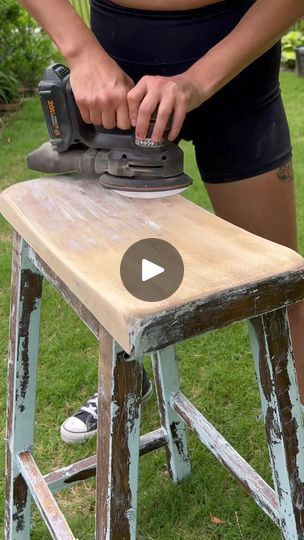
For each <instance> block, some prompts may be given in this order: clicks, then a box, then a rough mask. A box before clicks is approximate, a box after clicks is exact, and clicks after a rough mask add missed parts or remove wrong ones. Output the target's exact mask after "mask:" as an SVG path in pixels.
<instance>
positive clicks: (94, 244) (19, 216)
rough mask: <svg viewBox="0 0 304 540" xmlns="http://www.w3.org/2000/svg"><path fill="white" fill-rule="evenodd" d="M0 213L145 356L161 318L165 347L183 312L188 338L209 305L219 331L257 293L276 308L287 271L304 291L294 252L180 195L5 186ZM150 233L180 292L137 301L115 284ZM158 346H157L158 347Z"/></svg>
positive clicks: (83, 184)
mask: <svg viewBox="0 0 304 540" xmlns="http://www.w3.org/2000/svg"><path fill="white" fill-rule="evenodd" d="M0 211H1V213H2V214H3V215H4V217H5V218H6V219H7V220H8V221H9V223H10V224H11V225H12V226H13V227H14V229H15V230H16V231H17V232H18V233H19V234H22V237H23V238H24V239H25V241H26V242H27V243H28V244H30V246H31V247H32V248H33V249H34V250H35V252H36V253H37V254H38V255H39V256H40V257H41V258H42V259H43V261H45V263H46V264H47V265H48V266H49V267H50V268H51V269H52V270H53V271H54V273H55V274H56V275H57V276H58V277H59V278H60V279H61V280H62V281H63V282H64V283H65V284H66V285H67V286H68V287H69V289H70V290H71V291H72V293H74V294H75V295H76V296H77V298H78V299H79V300H80V301H81V302H82V303H83V304H84V306H86V307H87V308H88V310H89V311H90V312H91V313H92V314H93V316H94V317H96V319H97V321H98V322H99V323H100V324H102V326H103V327H105V328H106V329H107V331H108V332H109V333H110V334H111V335H112V336H113V337H114V338H115V340H116V341H117V342H118V343H119V344H120V345H121V346H122V347H123V349H124V350H125V351H126V352H130V351H131V350H134V347H136V346H137V342H139V338H140V342H141V349H142V350H144V351H148V350H152V349H153V347H152V346H151V340H152V341H153V328H154V326H155V324H154V323H155V321H156V319H159V317H162V318H165V317H167V319H168V324H167V337H165V336H164V338H163V343H162V344H163V345H167V344H170V342H176V341H178V340H182V339H184V338H185V337H188V336H187V330H186V327H188V328H189V324H190V323H189V319H188V322H187V317H185V310H187V311H188V313H189V316H191V313H193V311H195V312H196V317H195V324H196V325H197V332H196V330H195V329H193V328H191V330H190V331H189V332H188V333H189V336H190V335H191V336H193V335H195V334H196V333H200V332H201V331H202V330H203V329H208V328H209V329H211V328H212V327H213V322H214V321H213V317H214V313H215V312H214V313H213V308H212V306H215V304H216V305H217V310H216V312H217V314H216V318H217V323H216V326H217V327H218V326H220V324H219V317H220V312H223V311H225V305H226V306H227V310H230V311H231V322H233V321H234V320H238V305H239V304H238V302H240V301H241V302H242V306H243V311H242V318H244V302H245V303H246V298H247V301H248V315H250V314H251V315H256V314H258V313H259V309H258V305H259V299H260V298H261V295H262V296H263V309H264V311H265V295H268V297H269V307H270V308H273V309H274V308H275V307H278V305H283V304H284V303H285V296H284V294H285V292H286V289H285V292H284V291H283V292H282V295H283V296H282V295H280V292H279V289H280V282H281V281H280V280H283V281H284V279H285V278H286V276H287V275H288V279H289V280H290V279H291V277H290V274H293V276H294V277H293V278H292V280H293V282H294V280H296V281H298V283H299V287H302V288H304V280H303V262H304V261H303V258H302V257H301V256H300V255H298V254H297V253H296V252H294V251H292V250H290V249H287V248H285V247H282V246H280V245H278V244H275V243H273V242H270V241H267V240H265V239H262V238H260V237H258V236H255V235H253V234H250V233H248V232H246V231H244V230H242V229H240V228H238V227H236V226H234V225H232V224H230V223H228V222H226V221H224V220H222V219H220V218H218V217H216V216H215V215H213V214H211V213H210V212H208V211H206V210H204V209H202V208H200V207H199V206H197V205H195V204H193V203H191V202H190V201H188V200H186V199H185V198H183V197H181V196H177V195H176V196H172V197H168V198H162V199H152V200H144V199H131V198H125V197H122V196H120V195H118V194H115V193H113V192H110V191H108V190H105V189H104V188H102V186H101V184H100V182H99V181H98V180H95V179H94V180H93V179H87V178H85V177H83V176H77V175H66V176H55V177H46V178H39V179H35V180H30V181H26V182H22V183H18V184H15V185H13V186H11V187H9V188H8V189H6V190H5V191H3V192H2V193H1V195H0ZM151 237H153V238H155V237H156V238H159V239H163V240H166V241H167V242H170V243H171V244H172V245H173V246H174V247H175V248H176V249H177V250H178V251H179V253H180V255H181V257H182V259H183V262H184V279H183V282H182V284H181V286H180V287H179V289H178V290H177V291H176V292H175V293H174V294H173V295H172V296H170V297H169V298H167V299H166V300H163V301H160V302H144V301H142V300H139V299H137V298H135V297H134V296H132V295H131V294H130V293H129V292H128V291H127V290H126V289H125V287H124V285H123V283H122V281H121V278H120V263H121V259H122V257H123V255H124V253H125V251H126V250H127V249H128V248H129V247H130V246H131V245H132V244H134V243H135V242H137V241H139V240H142V239H145V238H151ZM278 269H280V274H279V276H278ZM274 276H275V279H272V278H274ZM248 279H250V282H248ZM292 280H291V281H292ZM246 288H247V289H248V294H247V295H246V294H245V296H244V290H245V289H246ZM239 291H242V300H240V297H239V294H238V292H239ZM274 293H276V294H274ZM244 298H245V300H244ZM289 300H290V301H291V300H292V299H289ZM225 302H226V304H225ZM219 304H221V306H222V307H221V309H220V310H219V309H218V305H219ZM198 310H200V311H201V317H200V319H199V318H198V317H197V313H198ZM179 314H181V316H179ZM228 319H229V317H228ZM199 320H200V321H201V322H199ZM228 322H229V321H228ZM225 323H226V324H227V313H225ZM172 325H173V326H172ZM208 325H209V327H208ZM161 326H162V329H163V332H164V325H163V324H162V325H161ZM173 333H174V340H173V337H171V338H170V335H173ZM165 334H166V332H165ZM178 334H180V339H177V338H179V335H178ZM162 344H160V343H159V341H158V346H160V345H162Z"/></svg>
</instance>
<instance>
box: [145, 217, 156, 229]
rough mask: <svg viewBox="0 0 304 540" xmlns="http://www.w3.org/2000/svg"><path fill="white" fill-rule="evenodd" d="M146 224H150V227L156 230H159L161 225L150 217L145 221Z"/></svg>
mask: <svg viewBox="0 0 304 540" xmlns="http://www.w3.org/2000/svg"><path fill="white" fill-rule="evenodd" d="M144 224H145V225H148V227H151V229H154V230H156V231H158V230H159V229H160V226H159V225H157V224H156V223H154V221H150V220H149V219H148V220H146V221H144Z"/></svg>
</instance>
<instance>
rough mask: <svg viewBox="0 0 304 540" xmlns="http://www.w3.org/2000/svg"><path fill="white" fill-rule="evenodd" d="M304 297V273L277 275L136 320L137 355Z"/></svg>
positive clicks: (133, 335) (134, 341)
mask: <svg viewBox="0 0 304 540" xmlns="http://www.w3.org/2000/svg"><path fill="white" fill-rule="evenodd" d="M302 298H304V270H303V269H300V270H297V271H294V272H288V273H286V274H277V275H274V276H273V277H271V278H268V279H267V280H261V281H260V282H256V283H251V282H249V283H247V284H246V285H243V286H241V287H234V288H231V289H226V290H224V291H221V293H220V294H212V295H209V296H202V297H201V298H199V299H198V300H196V301H194V302H189V303H186V304H184V305H182V306H176V307H175V308H174V309H169V310H164V311H162V312H159V313H156V314H155V315H154V316H153V317H152V316H151V315H149V316H146V317H143V318H141V319H140V320H138V321H135V322H134V324H133V325H132V326H133V327H132V332H130V339H131V343H132V352H133V354H136V355H140V354H143V353H146V352H151V351H157V350H159V349H163V348H165V347H167V346H169V345H172V344H176V343H179V342H181V341H183V340H185V339H189V338H192V337H194V336H198V335H200V334H202V333H204V332H210V331H212V330H215V329H218V328H223V327H225V326H228V325H229V324H232V323H234V322H237V321H243V320H246V319H250V318H252V317H255V316H257V315H261V314H263V313H266V312H268V311H271V310H273V309H277V308H279V307H281V306H287V305H289V304H293V303H294V302H298V301H299V300H301V299H302Z"/></svg>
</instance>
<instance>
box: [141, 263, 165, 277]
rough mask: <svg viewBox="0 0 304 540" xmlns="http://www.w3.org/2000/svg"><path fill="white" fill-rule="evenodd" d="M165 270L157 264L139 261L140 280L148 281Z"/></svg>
mask: <svg viewBox="0 0 304 540" xmlns="http://www.w3.org/2000/svg"><path fill="white" fill-rule="evenodd" d="M164 271H165V269H164V268H163V267H162V266H159V265H158V264H155V263H153V262H151V261H149V260H148V259H142V261H141V280H142V281H148V279H152V278H154V277H155V276H158V275H159V274H162V273H163V272H164Z"/></svg>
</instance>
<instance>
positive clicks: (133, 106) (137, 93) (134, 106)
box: [127, 77, 149, 127]
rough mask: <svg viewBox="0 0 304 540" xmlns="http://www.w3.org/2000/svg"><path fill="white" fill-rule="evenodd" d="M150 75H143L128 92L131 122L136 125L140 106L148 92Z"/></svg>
mask: <svg viewBox="0 0 304 540" xmlns="http://www.w3.org/2000/svg"><path fill="white" fill-rule="evenodd" d="M148 79H149V77H142V79H140V81H139V82H138V83H137V84H136V85H135V86H134V88H132V90H130V91H129V92H128V95H127V100H128V107H129V117H130V122H131V124H132V126H133V127H135V126H136V122H137V114H138V109H139V106H140V104H141V102H142V100H143V99H144V97H145V95H146V93H147V80H148Z"/></svg>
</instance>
